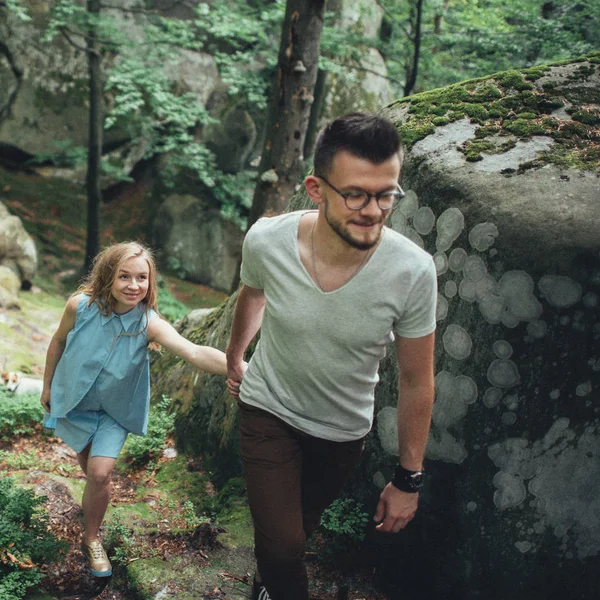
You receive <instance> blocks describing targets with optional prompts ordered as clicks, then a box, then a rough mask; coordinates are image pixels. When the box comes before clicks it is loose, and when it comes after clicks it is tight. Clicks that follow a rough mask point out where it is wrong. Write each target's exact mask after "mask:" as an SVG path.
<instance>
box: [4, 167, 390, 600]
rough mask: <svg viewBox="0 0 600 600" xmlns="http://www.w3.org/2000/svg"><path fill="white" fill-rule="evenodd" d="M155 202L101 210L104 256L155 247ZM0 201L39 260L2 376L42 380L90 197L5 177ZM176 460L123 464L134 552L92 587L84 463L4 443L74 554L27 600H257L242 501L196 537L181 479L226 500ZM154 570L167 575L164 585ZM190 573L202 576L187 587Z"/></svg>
mask: <svg viewBox="0 0 600 600" xmlns="http://www.w3.org/2000/svg"><path fill="white" fill-rule="evenodd" d="M146 192H147V190H145V189H144V188H143V186H141V187H138V188H134V189H130V190H129V191H128V194H127V196H126V197H120V198H115V199H113V200H112V201H111V203H110V204H107V205H105V206H104V207H103V223H104V228H103V234H102V239H101V243H102V244H103V245H104V244H107V243H111V242H113V241H115V240H123V239H141V240H142V241H144V240H146V241H148V240H147V238H148V237H149V236H148V235H147V233H145V230H144V228H143V227H142V226H141V224H143V223H148V215H147V214H145V213H146V210H147V209H146V205H145V202H146V199H147V193H146ZM0 201H2V202H3V203H4V204H5V205H6V206H7V207H8V208H9V210H11V212H12V213H14V214H16V215H17V216H19V217H20V218H21V219H22V220H23V224H24V226H25V228H26V229H27V231H28V232H29V233H30V235H32V236H33V237H34V239H35V241H36V245H37V248H38V252H39V259H40V261H39V262H40V264H39V270H38V274H37V275H36V278H35V279H34V287H33V289H32V290H31V291H28V292H20V293H19V303H20V310H1V309H0V367H1V370H3V371H4V370H10V371H12V370H14V371H22V372H24V373H27V374H29V375H30V376H33V377H38V378H41V376H42V374H43V367H44V362H45V353H46V349H47V347H48V344H49V342H50V337H51V335H52V333H53V332H54V331H55V329H56V327H57V326H58V323H59V320H60V316H61V314H62V310H63V307H64V303H65V301H66V298H67V297H68V295H69V294H70V293H72V292H73V291H74V290H75V289H76V287H77V284H78V279H79V276H78V273H79V272H80V269H81V266H82V264H83V252H84V248H85V225H84V220H85V215H84V214H83V212H85V211H83V212H82V210H81V206H82V205H84V204H85V197H84V196H83V195H82V193H81V188H80V187H78V186H74V185H69V184H66V183H65V182H60V181H52V180H44V179H43V178H40V177H39V176H38V175H33V174H30V175H27V174H23V173H20V174H15V173H11V172H7V171H3V170H2V169H0ZM147 229H148V228H147V227H146V230H147ZM163 277H164V280H165V281H166V285H168V287H169V289H170V290H171V292H172V294H173V295H174V296H175V297H176V298H177V299H178V300H180V301H181V302H183V303H185V304H186V305H187V306H188V307H189V308H190V309H193V308H200V307H212V306H216V305H218V304H220V303H221V302H222V301H223V300H225V299H226V297H227V296H226V294H223V293H222V292H218V291H216V290H212V289H210V288H208V287H206V286H202V285H198V284H193V283H190V282H187V281H182V280H180V279H178V278H177V277H175V276H173V275H171V274H169V273H163ZM170 445H171V446H173V444H172V442H171V443H170ZM170 450H171V451H172V452H171V453H169V454H168V455H167V456H168V457H167V456H163V457H161V458H159V459H158V460H156V461H155V463H154V465H153V466H152V468H151V469H148V468H147V467H143V468H134V467H133V466H132V465H130V464H127V463H125V462H123V461H121V459H119V461H120V462H119V461H118V462H117V468H116V469H115V472H114V478H113V488H114V489H113V494H112V498H111V505H110V506H109V510H108V512H107V519H106V523H109V522H111V520H112V521H113V523H115V522H116V523H117V525H116V526H115V525H113V526H112V527H113V533H114V531H115V530H118V528H119V526H120V525H119V520H118V519H119V517H117V515H120V514H124V515H126V517H125V518H126V519H128V520H126V525H127V527H125V528H124V529H123V528H122V531H121V533H123V532H125V530H127V535H126V536H125V537H126V539H125V540H123V539H122V540H121V542H122V543H125V544H126V546H127V556H126V557H125V558H124V559H123V560H122V561H120V563H122V564H120V563H117V562H115V561H113V566H114V573H113V576H112V577H107V578H95V577H92V576H91V574H90V573H89V569H88V567H87V564H86V562H85V560H84V558H83V557H82V555H81V552H80V550H79V544H80V539H81V534H82V513H81V506H80V498H81V493H82V491H83V487H84V484H85V477H84V476H83V474H82V473H81V470H80V468H79V466H78V464H77V458H76V455H75V453H74V452H73V451H71V450H70V449H69V448H68V447H66V446H65V445H64V444H62V443H61V442H60V440H58V439H57V438H55V437H53V436H51V435H49V434H48V433H47V432H44V431H43V430H42V428H41V426H39V427H38V428H36V429H35V432H34V433H33V434H31V435H26V436H20V437H15V438H14V439H11V440H10V441H0V451H3V453H7V454H3V455H4V460H3V459H2V457H0V472H2V473H3V474H4V473H9V474H11V475H15V476H16V477H17V478H18V480H19V481H20V482H21V483H23V484H25V485H27V486H31V487H33V488H34V489H35V490H36V493H38V494H40V495H44V496H46V497H47V502H46V508H47V510H48V513H49V518H50V522H49V526H50V529H51V531H52V533H54V534H55V535H56V536H57V537H58V538H60V539H62V540H64V541H65V542H66V543H67V545H68V550H67V551H66V553H65V555H64V556H62V557H60V558H61V560H58V561H57V562H56V563H53V564H50V565H47V566H45V567H43V570H44V573H45V575H46V577H45V579H44V581H43V583H42V587H41V589H40V593H39V594H38V593H36V594H35V595H32V596H31V598H29V597H28V598H27V600H54V599H57V598H59V599H65V600H88V599H92V598H98V599H99V600H147V599H149V598H153V599H154V598H156V599H158V598H177V599H178V600H187V598H193V599H194V600H200V599H201V598H203V599H209V598H214V599H217V598H219V599H225V600H238V599H244V598H248V597H249V595H250V590H251V581H252V572H253V569H254V559H253V556H252V528H251V521H250V518H249V513H248V509H247V505H246V503H245V498H244V496H243V491H242V494H240V497H239V498H238V499H236V500H234V504H233V509H231V507H230V510H229V513H227V514H221V515H216V513H214V512H213V513H211V519H208V520H207V521H206V522H204V523H202V524H201V525H199V526H197V527H196V528H195V529H194V528H192V529H191V530H190V527H189V522H187V523H186V522H185V519H184V517H183V516H182V514H183V511H182V510H181V507H182V504H183V502H184V501H185V498H186V495H187V497H189V499H191V500H193V501H194V503H195V502H196V500H197V494H196V491H195V489H194V488H193V487H192V488H190V489H187V488H186V486H185V485H183V484H182V483H181V478H183V477H188V476H192V477H195V478H196V480H198V479H200V480H202V486H203V489H204V490H205V491H206V493H207V494H208V495H209V496H210V495H211V494H212V495H213V496H215V497H216V495H217V492H216V491H215V490H214V489H212V484H211V483H210V477H209V474H207V473H205V472H203V470H202V466H201V458H198V457H194V458H192V457H185V456H183V455H178V456H176V452H175V449H174V448H170ZM174 456H176V458H173V457H174ZM209 504H210V502H209ZM115 518H116V521H115ZM213 519H214V520H213ZM105 535H106V532H105ZM157 565H159V567H160V568H162V569H163V571H166V575H165V573H164V572H162V573H161V572H156V574H155V571H154V570H153V569H154V568H155V567H156V566H157ZM161 565H163V566H162V567H161ZM164 565H166V569H165V567H164ZM192 567H193V568H194V569H195V570H193V571H192V573H193V575H192V576H191V577H190V576H189V574H188V571H189V570H190V568H192ZM136 569H137V571H136ZM308 569H309V572H310V579H311V582H312V583H311V585H312V587H311V593H312V595H313V596H314V598H318V599H321V600H334V598H335V599H337V598H339V599H343V600H344V599H347V600H360V599H362V600H383V598H384V597H383V596H381V595H380V594H378V593H376V592H375V591H374V589H373V587H372V585H371V584H370V575H369V573H361V572H358V571H353V572H349V571H347V570H346V571H345V572H342V571H340V570H339V569H337V568H335V567H333V566H332V565H331V564H327V563H324V562H321V561H319V560H310V561H309V562H308ZM132 573H133V575H132ZM144 574H145V575H146V579H144ZM178 576H179V579H178ZM134 580H135V581H134ZM159 584H160V586H159V588H158V589H157V586H158V585H159ZM136 586H137V587H136ZM153 590H154V591H153Z"/></svg>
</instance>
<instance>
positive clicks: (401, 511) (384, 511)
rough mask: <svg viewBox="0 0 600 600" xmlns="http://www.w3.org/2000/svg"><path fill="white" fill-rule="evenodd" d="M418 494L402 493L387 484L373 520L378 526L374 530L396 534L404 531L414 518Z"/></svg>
mask: <svg viewBox="0 0 600 600" xmlns="http://www.w3.org/2000/svg"><path fill="white" fill-rule="evenodd" d="M418 503H419V494H418V492H417V493H408V492H402V491H400V490H399V489H398V488H396V487H394V486H393V485H392V484H391V483H388V484H387V485H386V486H385V488H384V489H383V492H381V495H380V496H379V503H378V504H377V510H376V511H375V516H374V517H373V520H374V521H375V522H377V523H379V525H377V527H376V528H375V529H377V530H378V531H386V532H393V533H397V532H398V531H400V530H401V529H404V528H405V527H406V526H407V525H408V524H409V523H410V522H411V521H412V518H413V517H414V516H415V513H416V512H417V505H418Z"/></svg>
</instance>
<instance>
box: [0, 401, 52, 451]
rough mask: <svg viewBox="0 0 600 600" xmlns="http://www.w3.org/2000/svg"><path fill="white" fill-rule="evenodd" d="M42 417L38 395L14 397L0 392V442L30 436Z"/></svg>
mask: <svg viewBox="0 0 600 600" xmlns="http://www.w3.org/2000/svg"><path fill="white" fill-rule="evenodd" d="M43 416H44V409H43V408H42V405H41V404H40V397H39V395H38V394H24V395H22V396H16V395H15V394H12V393H10V392H5V391H4V390H2V391H0V440H2V441H9V440H13V439H14V438H15V436H18V435H27V434H31V433H33V431H34V428H35V426H36V425H38V424H39V423H40V422H41V420H42V417H43Z"/></svg>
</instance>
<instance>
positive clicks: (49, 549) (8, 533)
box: [0, 476, 67, 600]
mask: <svg viewBox="0 0 600 600" xmlns="http://www.w3.org/2000/svg"><path fill="white" fill-rule="evenodd" d="M45 502H46V498H45V496H36V495H35V493H34V492H33V490H28V489H25V488H23V487H20V486H18V485H17V484H16V483H15V481H14V480H13V479H12V478H10V477H5V476H0V598H2V599H6V600H21V599H22V598H26V597H27V592H28V590H29V589H30V588H32V587H33V586H35V585H37V584H38V583H39V582H40V581H41V580H42V579H43V577H44V575H43V574H42V573H41V572H40V570H39V565H40V563H44V562H51V561H55V560H56V558H57V556H59V555H60V554H61V553H63V552H64V551H65V550H66V548H67V544H66V543H65V542H63V541H60V540H57V539H56V538H55V537H54V536H53V535H52V534H50V533H49V532H48V514H47V513H46V512H45V511H44V510H43V508H42V507H43V505H44V503H45Z"/></svg>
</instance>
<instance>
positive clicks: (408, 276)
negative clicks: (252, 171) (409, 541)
mask: <svg viewBox="0 0 600 600" xmlns="http://www.w3.org/2000/svg"><path fill="white" fill-rule="evenodd" d="M314 163H315V164H314V175H309V176H308V177H307V178H306V180H305V186H306V190H307V192H308V194H309V196H310V198H311V199H312V201H313V202H314V203H315V204H316V205H317V207H318V210H317V211H299V212H292V213H287V214H283V215H279V216H277V217H273V218H269V219H267V218H263V219H260V220H259V221H258V222H257V223H256V224H255V225H254V226H253V227H252V228H251V229H250V231H249V232H248V234H247V236H246V240H245V242H244V249H243V263H242V271H241V279H242V283H243V286H242V289H241V290H240V294H239V298H238V301H237V305H236V309H235V313H234V317H233V325H232V331H231V339H230V342H229V346H228V348H227V352H226V354H227V360H228V387H229V389H230V391H231V392H232V393H234V394H235V393H236V392H237V390H238V386H239V383H240V382H241V388H239V389H240V392H239V403H240V413H241V416H240V435H241V438H240V447H241V454H242V460H243V464H244V472H245V477H246V484H247V489H248V502H249V505H250V509H251V512H252V517H253V520H254V528H255V553H256V559H257V579H256V580H255V584H254V589H253V597H254V598H259V599H261V600H262V599H266V598H271V599H272V600H307V598H308V581H307V575H306V569H305V566H304V563H303V553H304V546H305V541H306V539H307V537H308V536H309V535H310V534H311V533H312V531H313V530H314V529H315V528H316V527H317V525H318V523H319V519H320V516H321V514H322V512H323V510H324V509H325V508H327V506H329V504H331V502H332V501H333V500H334V499H335V498H336V497H337V496H338V494H339V492H340V490H341V488H342V486H343V484H344V482H345V481H346V479H347V477H348V475H349V473H350V472H351V470H352V468H353V467H354V466H355V465H356V464H357V462H358V460H359V458H360V453H361V450H362V446H363V439H364V437H365V435H366V434H367V433H368V432H369V430H370V429H371V426H372V421H373V407H374V388H375V385H376V383H377V381H378V373H377V371H378V367H379V361H380V360H381V359H382V358H383V356H384V355H385V351H386V347H387V346H388V344H389V343H391V342H392V341H394V340H395V347H396V356H397V360H398V366H399V402H398V433H399V450H400V465H399V466H398V469H397V470H396V474H395V477H394V479H393V480H392V481H393V482H390V483H389V484H388V485H387V486H386V487H385V489H384V490H383V492H382V493H381V497H380V500H379V504H378V506H377V509H376V513H375V517H374V518H375V520H376V521H377V522H378V523H379V525H378V526H377V528H378V529H379V530H380V531H385V532H397V531H399V530H400V529H402V528H403V527H405V526H406V524H407V523H408V522H409V521H410V520H411V519H412V518H413V516H414V514H415V511H416V510H417V502H418V490H419V488H420V482H421V478H422V473H421V470H422V463H423V456H424V452H425V444H426V440H427V434H428V431H429V425H430V420H431V408H432V402H433V388H434V382H433V347H434V330H435V301H436V273H435V268H434V265H433V260H432V258H431V256H430V255H429V254H427V253H426V252H425V251H423V250H422V249H421V248H419V247H418V246H417V245H415V244H414V243H412V242H410V241H409V240H407V239H406V238H405V237H403V236H401V235H400V234H398V233H396V232H394V231H392V230H391V229H388V228H387V227H384V223H385V221H386V219H387V218H388V217H389V215H390V212H391V210H392V208H393V207H394V206H395V205H396V203H397V202H398V201H399V200H400V199H401V198H402V196H403V195H404V193H403V192H402V189H401V188H400V187H399V185H398V180H399V176H400V168H401V153H400V139H399V136H398V133H397V131H396V128H395V127H394V125H393V124H392V123H390V122H389V121H387V120H386V119H383V118H381V117H379V116H375V115H367V114H363V113H354V114H350V115H346V116H344V117H341V118H339V119H337V120H335V121H333V122H332V123H331V124H330V125H329V126H327V127H326V128H325V129H324V130H323V131H322V132H321V134H320V136H319V138H318V140H317V145H316V150H315V159H314ZM261 326H262V331H261V337H260V341H259V343H258V345H257V347H256V351H255V353H254V355H253V357H252V360H251V361H250V366H249V368H248V371H247V372H246V373H245V374H244V365H243V362H242V359H243V355H244V352H245V350H246V349H247V347H248V345H249V344H250V342H251V341H252V339H253V338H254V336H255V334H256V333H257V332H258V330H259V328H261ZM242 378H243V380H242Z"/></svg>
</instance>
